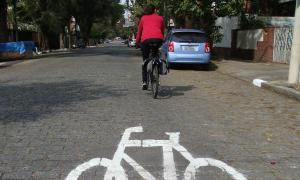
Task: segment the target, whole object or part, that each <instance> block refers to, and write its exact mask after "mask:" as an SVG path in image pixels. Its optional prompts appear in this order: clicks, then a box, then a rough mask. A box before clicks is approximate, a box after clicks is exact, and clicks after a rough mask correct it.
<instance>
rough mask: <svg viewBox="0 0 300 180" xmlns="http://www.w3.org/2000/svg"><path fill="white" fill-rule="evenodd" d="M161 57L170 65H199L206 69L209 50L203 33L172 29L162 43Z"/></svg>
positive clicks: (208, 60)
mask: <svg viewBox="0 0 300 180" xmlns="http://www.w3.org/2000/svg"><path fill="white" fill-rule="evenodd" d="M161 56H162V58H163V59H165V60H166V61H167V62H168V63H169V64H170V65H172V64H198V65H200V64H201V65H203V66H204V67H205V68H206V69H208V68H209V64H210V57H211V50H210V45H209V43H208V42H207V37H206V34H205V32H203V31H200V30H196V29H173V30H170V31H169V33H168V34H167V36H166V38H165V40H164V42H163V45H162V47H161Z"/></svg>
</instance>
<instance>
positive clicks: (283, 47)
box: [273, 27, 293, 64]
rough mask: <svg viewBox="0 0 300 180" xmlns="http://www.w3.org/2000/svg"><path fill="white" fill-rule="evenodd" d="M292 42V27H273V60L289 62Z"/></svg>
mask: <svg viewBox="0 0 300 180" xmlns="http://www.w3.org/2000/svg"><path fill="white" fill-rule="evenodd" d="M292 42H293V28H292V27H286V28H275V30H274V49H273V62H278V63H286V64H288V63H289V62H290V58H291V49H292Z"/></svg>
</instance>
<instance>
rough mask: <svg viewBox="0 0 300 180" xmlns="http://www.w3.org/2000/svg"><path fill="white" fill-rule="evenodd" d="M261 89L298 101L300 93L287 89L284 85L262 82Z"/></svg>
mask: <svg viewBox="0 0 300 180" xmlns="http://www.w3.org/2000/svg"><path fill="white" fill-rule="evenodd" d="M261 87H262V88H264V89H268V90H271V91H273V92H276V93H278V94H281V95H284V96H287V97H290V98H293V99H296V100H298V101H300V91H297V90H295V89H293V88H291V87H289V86H288V85H287V84H286V83H275V82H273V83H272V82H271V83H269V82H263V83H262V84H261Z"/></svg>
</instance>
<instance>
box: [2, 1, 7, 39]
mask: <svg viewBox="0 0 300 180" xmlns="http://www.w3.org/2000/svg"><path fill="white" fill-rule="evenodd" d="M0 27H1V28H0V42H6V41H7V40H8V29H7V0H0Z"/></svg>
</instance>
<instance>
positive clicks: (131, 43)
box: [128, 39, 135, 47]
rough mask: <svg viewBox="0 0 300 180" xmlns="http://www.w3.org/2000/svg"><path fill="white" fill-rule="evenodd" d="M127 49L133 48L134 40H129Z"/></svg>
mask: <svg viewBox="0 0 300 180" xmlns="http://www.w3.org/2000/svg"><path fill="white" fill-rule="evenodd" d="M128 47H135V39H131V40H130V41H129V43H128Z"/></svg>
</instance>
